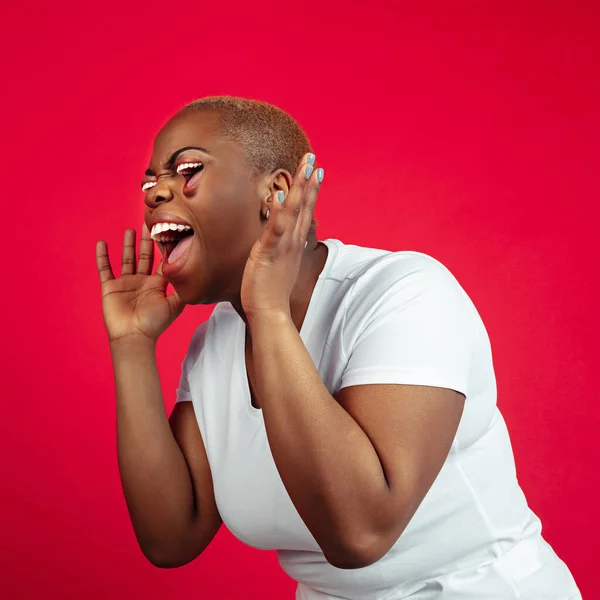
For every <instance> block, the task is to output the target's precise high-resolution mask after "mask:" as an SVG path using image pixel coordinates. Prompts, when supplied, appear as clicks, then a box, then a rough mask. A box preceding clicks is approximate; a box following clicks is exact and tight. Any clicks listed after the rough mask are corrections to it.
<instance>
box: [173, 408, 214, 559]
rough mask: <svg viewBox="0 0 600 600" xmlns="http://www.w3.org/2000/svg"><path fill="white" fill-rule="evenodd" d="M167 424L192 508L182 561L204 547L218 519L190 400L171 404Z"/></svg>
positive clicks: (191, 557)
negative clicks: (189, 490)
mask: <svg viewBox="0 0 600 600" xmlns="http://www.w3.org/2000/svg"><path fill="white" fill-rule="evenodd" d="M169 423H170V425H171V431H172V432H173V436H174V437H175V440H176V441H177V444H178V445H179V447H180V448H181V451H182V453H183V456H184V458H185V461H186V463H187V466H188V469H189V472H190V476H191V479H192V488H193V493H194V505H195V507H196V521H195V524H194V525H195V526H194V527H191V528H190V531H189V538H188V539H187V540H186V542H185V544H184V545H185V548H182V552H183V553H185V558H184V559H183V560H182V561H181V562H182V564H185V563H187V562H190V561H192V560H193V559H194V558H196V557H197V556H198V555H199V554H200V553H202V552H203V551H204V550H205V548H206V547H207V546H208V545H209V544H210V542H211V541H212V539H213V538H214V537H215V535H216V534H217V532H218V531H219V528H220V527H221V524H222V520H221V515H220V514H219V511H218V508H217V504H216V502H215V495H214V489H213V481H212V475H211V471H210V465H209V462H208V457H207V455H206V448H205V446H204V442H203V440H202V436H201V434H200V429H199V427H198V422H197V420H196V414H195V412H194V406H193V403H192V402H185V401H181V402H178V403H177V404H175V406H174V408H173V412H172V413H171V416H170V418H169Z"/></svg>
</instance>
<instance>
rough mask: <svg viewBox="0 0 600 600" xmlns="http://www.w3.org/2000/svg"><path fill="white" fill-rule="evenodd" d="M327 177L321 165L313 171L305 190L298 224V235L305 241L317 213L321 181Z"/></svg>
mask: <svg viewBox="0 0 600 600" xmlns="http://www.w3.org/2000/svg"><path fill="white" fill-rule="evenodd" d="M324 177H325V171H324V170H323V168H321V167H319V168H318V169H316V170H315V171H314V172H313V173H311V175H310V177H309V179H308V181H307V184H306V188H305V190H304V196H303V198H304V203H303V205H302V212H301V213H300V219H299V221H298V225H297V235H298V237H299V239H300V241H302V242H303V243H304V242H305V241H306V236H307V235H308V232H309V230H310V225H311V222H312V218H313V215H314V214H315V206H316V204H317V198H318V195H319V190H320V189H321V183H322V182H323V178H324Z"/></svg>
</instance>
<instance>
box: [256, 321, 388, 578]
mask: <svg viewBox="0 0 600 600" xmlns="http://www.w3.org/2000/svg"><path fill="white" fill-rule="evenodd" d="M250 332H251V336H252V349H253V357H254V368H255V378H256V385H257V390H256V393H257V395H258V396H259V397H260V399H261V402H262V410H263V416H264V421H265V427H266V431H267V435H268V438H269V444H270V447H271V451H272V454H273V458H274V461H275V464H276V466H277V469H278V471H279V474H280V476H281V479H282V481H283V483H284V485H285V487H286V489H287V491H288V493H289V495H290V498H291V499H292V501H293V503H294V505H295V507H296V509H297V510H298V513H299V514H300V516H301V517H302V519H303V520H304V522H305V523H306V525H307V527H308V528H309V529H310V531H311V533H312V534H313V536H314V537H315V539H316V540H317V542H318V543H319V545H320V547H321V548H322V550H323V552H324V553H325V555H326V557H327V559H328V560H329V561H330V562H332V563H335V564H336V566H340V565H341V564H343V563H344V562H345V561H346V557H351V556H352V553H353V552H354V550H355V549H359V548H368V547H369V546H370V545H371V544H372V543H373V542H374V541H375V540H374V539H372V535H373V532H374V526H372V523H373V522H374V519H375V516H376V515H378V514H379V515H380V514H381V511H382V508H383V506H382V503H383V502H385V501H387V500H388V499H389V498H390V497H391V494H390V490H389V488H388V485H387V482H386V479H385V475H384V472H383V469H382V466H381V462H380V460H379V457H378V456H377V453H376V451H375V449H374V448H373V445H372V444H371V442H370V440H369V438H368V436H367V435H366V434H365V432H364V431H363V430H362V429H361V428H360V427H359V425H358V424H357V423H356V421H355V420H354V419H353V418H352V417H351V416H350V415H349V414H348V413H347V412H346V411H345V410H344V409H343V408H342V407H341V406H340V405H339V404H338V403H337V401H336V400H335V399H334V398H333V397H332V395H331V394H330V393H329V391H328V390H327V388H326V387H325V384H324V383H323V381H322V380H321V377H320V375H319V373H318V371H317V369H316V367H315V365H314V363H313V361H312V358H311V356H310V354H309V353H308V351H307V349H306V347H305V346H304V344H303V342H302V339H301V338H300V335H299V333H298V331H297V329H296V327H295V326H294V324H293V322H292V321H291V319H289V318H287V317H281V316H278V315H272V316H265V317H261V318H260V319H254V320H252V321H251V322H250ZM348 562H352V558H348Z"/></svg>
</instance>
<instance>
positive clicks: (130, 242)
mask: <svg viewBox="0 0 600 600" xmlns="http://www.w3.org/2000/svg"><path fill="white" fill-rule="evenodd" d="M134 273H135V229H128V230H127V231H126V232H125V236H124V238H123V257H122V260H121V275H133V274H134Z"/></svg>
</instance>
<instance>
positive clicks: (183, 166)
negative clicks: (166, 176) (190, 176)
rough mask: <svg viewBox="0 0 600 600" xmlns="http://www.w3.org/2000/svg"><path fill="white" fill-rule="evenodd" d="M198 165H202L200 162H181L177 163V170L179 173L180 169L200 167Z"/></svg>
mask: <svg viewBox="0 0 600 600" xmlns="http://www.w3.org/2000/svg"><path fill="white" fill-rule="evenodd" d="M200 166H202V163H201V162H195V163H182V164H180V165H177V172H178V173H181V171H185V169H194V168H196V167H200Z"/></svg>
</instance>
